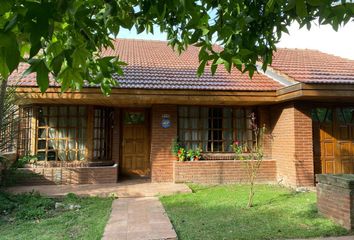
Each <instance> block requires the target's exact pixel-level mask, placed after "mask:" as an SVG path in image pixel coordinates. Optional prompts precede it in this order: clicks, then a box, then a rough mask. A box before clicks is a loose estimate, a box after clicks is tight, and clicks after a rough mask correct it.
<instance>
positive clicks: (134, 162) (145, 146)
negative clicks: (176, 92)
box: [120, 109, 150, 177]
mask: <svg viewBox="0 0 354 240" xmlns="http://www.w3.org/2000/svg"><path fill="white" fill-rule="evenodd" d="M122 116H123V119H122V124H123V126H122V144H121V146H122V156H121V164H120V171H121V174H122V175H125V176H130V177H132V176H136V177H148V176H150V153H149V146H150V138H149V116H148V112H147V110H144V109H143V110H135V109H127V110H124V111H123V114H122Z"/></svg>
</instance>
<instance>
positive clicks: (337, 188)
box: [316, 175, 354, 230]
mask: <svg viewBox="0 0 354 240" xmlns="http://www.w3.org/2000/svg"><path fill="white" fill-rule="evenodd" d="M342 177H343V176H340V179H338V178H337V177H336V176H335V175H332V176H331V175H317V180H318V182H319V183H318V184H317V187H316V188H317V208H318V211H319V213H320V214H322V215H324V216H326V217H328V218H331V219H332V220H334V221H336V222H337V223H339V224H341V225H342V226H343V227H345V228H347V229H349V230H350V229H353V228H354V206H353V204H354V185H353V183H354V181H353V180H349V181H348V182H346V180H345V179H344V181H343V178H342ZM351 178H352V179H353V177H351ZM350 182H351V183H350ZM351 185H352V186H351Z"/></svg>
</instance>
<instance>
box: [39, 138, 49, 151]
mask: <svg viewBox="0 0 354 240" xmlns="http://www.w3.org/2000/svg"><path fill="white" fill-rule="evenodd" d="M46 146H47V142H46V140H38V149H46Z"/></svg>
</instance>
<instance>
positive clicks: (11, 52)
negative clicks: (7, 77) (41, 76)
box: [0, 32, 20, 73]
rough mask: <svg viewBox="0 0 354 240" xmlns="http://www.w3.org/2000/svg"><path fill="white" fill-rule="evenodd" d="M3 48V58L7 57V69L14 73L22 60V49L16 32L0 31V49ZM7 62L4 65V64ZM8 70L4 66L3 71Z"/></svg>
mask: <svg viewBox="0 0 354 240" xmlns="http://www.w3.org/2000/svg"><path fill="white" fill-rule="evenodd" d="M1 48H2V49H3V50H2V55H3V59H5V62H6V66H7V70H8V71H9V73H12V72H13V71H14V70H15V69H16V68H17V67H18V64H19V62H20V51H19V46H18V44H17V39H16V36H15V34H13V33H12V32H9V33H0V49H1ZM4 64H5V63H3V64H2V65H3V66H4ZM5 72H6V70H5V68H3V73H5Z"/></svg>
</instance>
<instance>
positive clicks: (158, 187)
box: [7, 179, 192, 198]
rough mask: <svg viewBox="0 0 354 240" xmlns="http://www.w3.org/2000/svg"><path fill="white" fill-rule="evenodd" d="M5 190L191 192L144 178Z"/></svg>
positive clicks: (50, 194)
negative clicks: (109, 182) (106, 182)
mask: <svg viewBox="0 0 354 240" xmlns="http://www.w3.org/2000/svg"><path fill="white" fill-rule="evenodd" d="M7 191H9V192H11V193H15V194H16V193H24V192H31V191H36V192H39V193H40V194H41V195H44V196H48V197H63V196H65V195H67V194H68V193H75V194H76V195H79V196H100V197H107V196H112V195H114V196H116V197H119V198H136V197H155V196H160V195H171V194H176V193H191V192H192V191H191V189H190V188H189V187H188V186H187V185H185V184H175V183H152V182H150V180H144V179H134V180H125V181H122V182H118V183H114V184H82V185H41V186H16V187H10V188H8V189H7Z"/></svg>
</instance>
